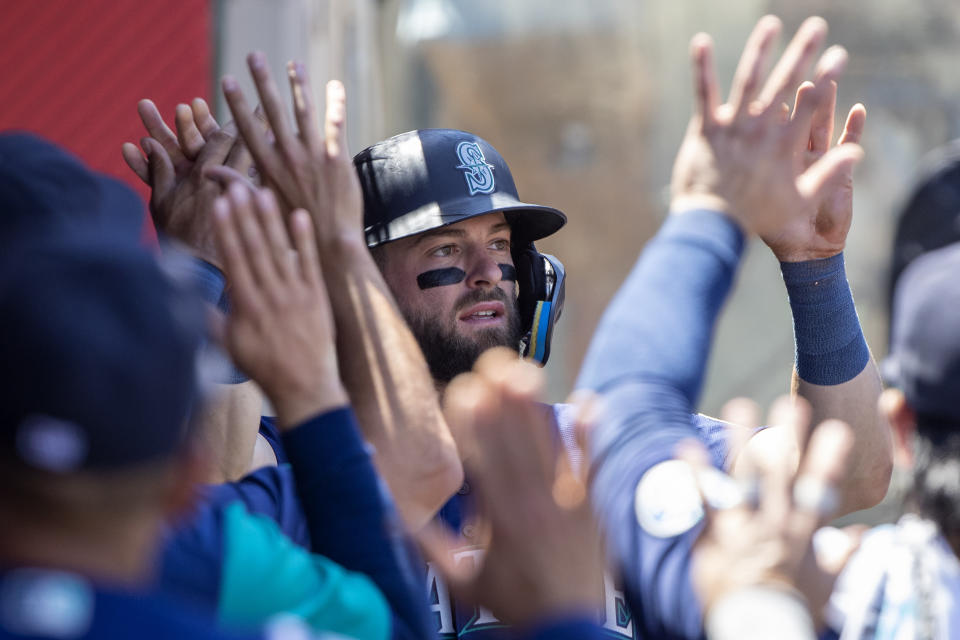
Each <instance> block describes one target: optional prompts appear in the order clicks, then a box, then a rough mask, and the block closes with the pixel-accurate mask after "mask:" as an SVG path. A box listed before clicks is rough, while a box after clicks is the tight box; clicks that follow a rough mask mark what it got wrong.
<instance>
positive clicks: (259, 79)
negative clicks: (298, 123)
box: [247, 51, 296, 151]
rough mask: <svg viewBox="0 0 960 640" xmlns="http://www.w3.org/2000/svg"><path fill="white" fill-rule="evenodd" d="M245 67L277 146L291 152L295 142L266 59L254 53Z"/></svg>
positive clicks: (248, 58)
mask: <svg viewBox="0 0 960 640" xmlns="http://www.w3.org/2000/svg"><path fill="white" fill-rule="evenodd" d="M247 66H248V67H250V74H251V75H252V76H253V83H254V85H256V87H257V94H258V95H259V96H260V104H262V105H263V110H264V111H265V112H266V114H267V122H269V123H270V129H271V130H272V131H273V135H274V136H275V137H276V139H277V144H278V145H279V146H280V148H281V149H285V150H288V151H290V150H292V149H294V145H295V144H296V140H295V139H294V137H293V134H292V133H291V131H290V125H289V124H288V123H287V115H286V113H285V112H284V108H285V107H284V105H283V100H281V98H280V92H279V91H278V90H277V85H276V83H274V81H273V77H272V76H271V74H270V69H269V67H268V65H267V58H266V56H265V55H263V53H262V52H260V51H255V52H253V53H251V54H250V55H249V56H247Z"/></svg>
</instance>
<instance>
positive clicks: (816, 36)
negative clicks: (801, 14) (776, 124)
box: [758, 16, 827, 108]
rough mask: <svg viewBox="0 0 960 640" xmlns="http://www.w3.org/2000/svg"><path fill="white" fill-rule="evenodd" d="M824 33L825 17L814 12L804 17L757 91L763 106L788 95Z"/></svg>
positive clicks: (773, 103) (774, 103) (807, 66)
mask: <svg viewBox="0 0 960 640" xmlns="http://www.w3.org/2000/svg"><path fill="white" fill-rule="evenodd" d="M826 37H827V22H826V20H824V19H823V18H820V17H817V16H814V17H811V18H807V19H806V20H804V21H803V24H802V25H800V28H799V29H797V33H796V35H794V36H793V39H792V40H791V41H790V44H788V45H787V48H786V50H784V52H783V55H782V56H780V60H779V61H778V62H777V64H776V65H775V66H774V68H773V71H771V72H770V77H769V78H768V79H767V82H766V84H765V85H764V87H763V91H761V92H760V96H759V98H758V100H759V102H760V104H761V105H762V106H763V107H764V108H767V107H769V106H771V105H778V104H780V103H781V102H783V101H785V100H787V99H788V98H789V97H790V93H791V92H792V91H793V88H794V87H796V86H797V85H798V84H800V81H801V80H803V77H804V76H805V75H806V73H807V69H809V68H810V63H811V62H812V61H813V57H814V56H815V55H816V53H817V50H818V49H819V48H820V45H821V44H823V41H824V39H825V38H826Z"/></svg>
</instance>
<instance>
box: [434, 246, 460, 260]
mask: <svg viewBox="0 0 960 640" xmlns="http://www.w3.org/2000/svg"><path fill="white" fill-rule="evenodd" d="M455 249H456V247H455V246H454V245H452V244H445V245H443V246H442V247H437V248H436V249H434V250H433V251H431V252H430V255H431V256H433V257H435V258H446V257H449V256H452V255H453V252H454V250H455Z"/></svg>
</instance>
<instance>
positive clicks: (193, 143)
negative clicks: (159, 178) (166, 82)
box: [174, 104, 204, 160]
mask: <svg viewBox="0 0 960 640" xmlns="http://www.w3.org/2000/svg"><path fill="white" fill-rule="evenodd" d="M174 123H175V124H176V126H177V142H178V143H179V144H180V150H181V151H182V152H183V155H184V156H186V157H187V158H189V159H190V160H193V159H195V158H196V157H197V155H198V154H199V153H200V151H201V150H203V145H204V139H203V136H202V135H201V134H200V130H199V129H198V128H197V125H196V123H194V121H193V110H192V109H190V105H186V104H178V105H177V109H176V113H175V115H174Z"/></svg>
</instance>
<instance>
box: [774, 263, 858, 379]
mask: <svg viewBox="0 0 960 640" xmlns="http://www.w3.org/2000/svg"><path fill="white" fill-rule="evenodd" d="M780 272H781V273H782V274H783V282H784V284H786V285H787V296H788V297H789V299H790V310H791V311H792V312H793V337H794V342H795V344H796V350H797V351H796V367H797V375H799V376H800V378H801V379H802V380H806V381H807V382H810V383H812V384H819V385H836V384H841V383H844V382H847V381H848V380H852V379H853V378H855V377H856V376H857V375H858V374H859V373H860V372H861V371H863V369H864V367H866V366H867V363H868V362H869V361H870V350H869V349H868V348H867V341H866V340H865V339H864V337H863V330H862V329H861V327H860V319H859V318H857V310H856V307H854V305H853V295H852V294H851V293H850V285H849V284H848V283H847V276H846V271H845V269H844V264H843V253H838V254H837V255H835V256H833V257H830V258H824V259H821V260H807V261H805V262H781V263H780Z"/></svg>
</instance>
